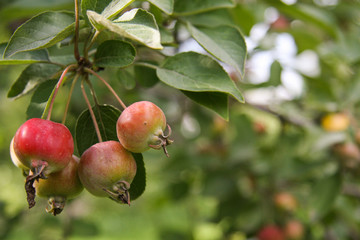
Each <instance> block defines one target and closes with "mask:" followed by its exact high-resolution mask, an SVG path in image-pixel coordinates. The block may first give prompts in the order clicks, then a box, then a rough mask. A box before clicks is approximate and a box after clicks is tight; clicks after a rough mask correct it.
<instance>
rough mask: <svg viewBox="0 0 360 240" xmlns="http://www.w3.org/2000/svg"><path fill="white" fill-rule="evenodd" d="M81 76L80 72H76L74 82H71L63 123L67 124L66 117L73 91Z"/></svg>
mask: <svg viewBox="0 0 360 240" xmlns="http://www.w3.org/2000/svg"><path fill="white" fill-rule="evenodd" d="M79 77H80V75H79V74H76V75H75V77H74V79H73V82H72V84H71V87H70V92H69V96H68V99H67V102H66V107H65V112H64V116H63V119H62V121H61V123H62V124H65V122H66V117H67V113H68V111H69V106H70V101H71V96H72V93H73V91H74V88H75V84H76V82H77V80H78V79H79Z"/></svg>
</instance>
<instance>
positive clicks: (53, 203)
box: [45, 197, 66, 216]
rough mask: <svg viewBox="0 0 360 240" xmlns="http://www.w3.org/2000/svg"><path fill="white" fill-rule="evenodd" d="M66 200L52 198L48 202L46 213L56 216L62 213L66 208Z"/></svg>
mask: <svg viewBox="0 0 360 240" xmlns="http://www.w3.org/2000/svg"><path fill="white" fill-rule="evenodd" d="M65 203H66V198H64V197H50V198H49V201H48V204H49V205H48V206H47V207H46V209H45V210H46V212H48V213H51V214H52V215H54V216H56V215H58V214H60V213H61V212H62V210H63V209H64V207H65Z"/></svg>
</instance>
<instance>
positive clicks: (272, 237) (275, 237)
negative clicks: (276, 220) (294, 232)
mask: <svg viewBox="0 0 360 240" xmlns="http://www.w3.org/2000/svg"><path fill="white" fill-rule="evenodd" d="M257 237H258V239H259V240H285V236H284V233H283V232H282V231H281V229H280V228H279V227H278V226H275V225H266V226H264V227H263V228H262V229H260V231H259V232H258V234H257Z"/></svg>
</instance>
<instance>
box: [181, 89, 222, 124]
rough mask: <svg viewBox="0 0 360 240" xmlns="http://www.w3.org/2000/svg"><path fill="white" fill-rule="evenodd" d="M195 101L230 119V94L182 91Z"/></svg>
mask: <svg viewBox="0 0 360 240" xmlns="http://www.w3.org/2000/svg"><path fill="white" fill-rule="evenodd" d="M182 92H183V93H184V94H185V95H186V96H187V97H188V98H190V99H191V100H193V101H194V102H196V103H198V104H200V105H203V106H204V107H207V108H209V109H211V110H213V111H214V112H216V113H217V114H219V115H220V116H221V117H222V118H224V119H225V120H229V107H228V104H229V96H228V95H227V94H225V93H220V92H189V91H182Z"/></svg>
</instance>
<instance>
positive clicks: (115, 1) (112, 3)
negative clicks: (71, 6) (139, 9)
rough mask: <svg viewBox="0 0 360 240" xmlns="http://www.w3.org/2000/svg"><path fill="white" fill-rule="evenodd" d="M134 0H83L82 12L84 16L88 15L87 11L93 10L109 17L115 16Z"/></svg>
mask: <svg viewBox="0 0 360 240" xmlns="http://www.w3.org/2000/svg"><path fill="white" fill-rule="evenodd" d="M133 1H134V0H102V1H99V0H82V1H81V12H82V14H83V15H84V17H87V16H86V12H87V11H88V10H91V11H94V12H97V13H99V14H101V15H102V16H103V17H105V18H107V19H109V18H113V17H115V16H116V15H117V14H118V13H120V12H121V11H122V10H123V9H125V8H126V7H127V6H129V5H130V4H131V3H132V2H133Z"/></svg>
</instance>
